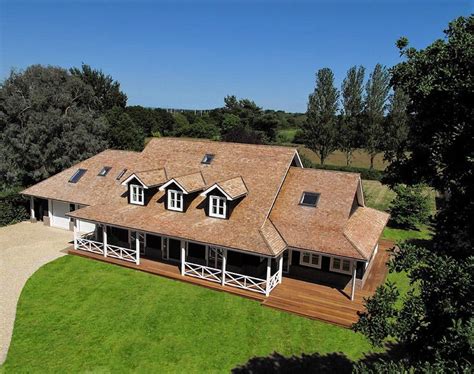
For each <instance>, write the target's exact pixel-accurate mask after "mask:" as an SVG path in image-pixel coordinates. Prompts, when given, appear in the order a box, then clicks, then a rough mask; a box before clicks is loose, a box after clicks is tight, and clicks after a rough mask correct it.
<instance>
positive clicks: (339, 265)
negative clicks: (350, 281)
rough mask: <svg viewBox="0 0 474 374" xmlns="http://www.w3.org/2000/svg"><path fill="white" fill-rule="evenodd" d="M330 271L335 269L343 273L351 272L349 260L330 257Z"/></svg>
mask: <svg viewBox="0 0 474 374" xmlns="http://www.w3.org/2000/svg"><path fill="white" fill-rule="evenodd" d="M329 269H330V270H331V271H335V272H338V273H343V274H351V270H352V267H351V260H346V259H344V258H340V257H331V266H330V267H329Z"/></svg>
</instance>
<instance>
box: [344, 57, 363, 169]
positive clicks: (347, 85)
mask: <svg viewBox="0 0 474 374" xmlns="http://www.w3.org/2000/svg"><path fill="white" fill-rule="evenodd" d="M364 74H365V68H364V67H363V66H359V67H357V66H353V67H351V68H350V69H349V70H348V72H347V76H346V78H344V81H343V82H342V88H341V96H342V97H341V98H342V113H341V116H340V118H339V121H338V125H339V126H338V135H337V143H338V148H339V149H340V150H341V151H343V152H344V153H345V154H346V160H347V166H350V164H351V161H352V152H353V151H354V149H355V148H357V147H358V145H359V144H360V130H361V128H362V118H363V116H362V113H363V110H364V100H363V90H364V88H363V87H364V86H363V85H364Z"/></svg>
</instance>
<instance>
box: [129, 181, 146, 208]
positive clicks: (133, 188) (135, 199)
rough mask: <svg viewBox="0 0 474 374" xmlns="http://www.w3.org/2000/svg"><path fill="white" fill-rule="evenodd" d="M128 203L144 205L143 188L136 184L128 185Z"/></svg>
mask: <svg viewBox="0 0 474 374" xmlns="http://www.w3.org/2000/svg"><path fill="white" fill-rule="evenodd" d="M130 204H135V205H145V189H144V188H143V186H140V185H138V184H131V185H130Z"/></svg>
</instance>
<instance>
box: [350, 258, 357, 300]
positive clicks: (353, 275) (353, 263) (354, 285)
mask: <svg viewBox="0 0 474 374" xmlns="http://www.w3.org/2000/svg"><path fill="white" fill-rule="evenodd" d="M356 272H357V266H356V263H355V262H354V261H353V262H352V289H351V301H354V296H355V287H356Z"/></svg>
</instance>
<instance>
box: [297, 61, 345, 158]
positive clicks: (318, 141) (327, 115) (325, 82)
mask: <svg viewBox="0 0 474 374" xmlns="http://www.w3.org/2000/svg"><path fill="white" fill-rule="evenodd" d="M338 98H339V93H338V91H337V89H336V87H334V74H333V73H332V71H331V69H329V68H323V69H320V70H318V72H317V73H316V87H315V89H314V92H313V93H312V94H311V95H309V103H308V111H307V120H306V123H305V125H304V127H303V131H304V139H305V140H304V142H305V145H306V146H307V147H308V148H309V149H311V150H312V151H314V152H316V153H317V154H318V155H319V158H320V160H321V164H322V165H324V162H325V160H326V158H327V156H329V155H330V154H331V153H332V152H333V151H335V150H336V149H337V124H336V119H337V117H336V110H337V100H338Z"/></svg>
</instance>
